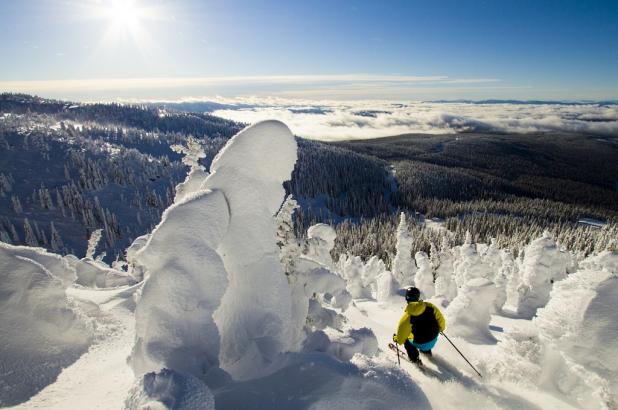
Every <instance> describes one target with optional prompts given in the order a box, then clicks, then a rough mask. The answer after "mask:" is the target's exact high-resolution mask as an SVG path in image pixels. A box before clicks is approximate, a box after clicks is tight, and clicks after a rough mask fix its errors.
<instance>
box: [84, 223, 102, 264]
mask: <svg viewBox="0 0 618 410" xmlns="http://www.w3.org/2000/svg"><path fill="white" fill-rule="evenodd" d="M102 232H103V230H102V229H95V230H94V231H92V233H91V234H90V239H88V249H86V258H88V259H94V253H95V252H96V251H97V246H99V242H100V241H101V236H102V235H101V234H102Z"/></svg>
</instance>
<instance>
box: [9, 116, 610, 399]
mask: <svg viewBox="0 0 618 410" xmlns="http://www.w3.org/2000/svg"><path fill="white" fill-rule="evenodd" d="M295 149H296V148H295V142H294V139H293V137H292V135H291V133H290V132H289V130H288V129H287V127H285V125H283V124H281V123H278V122H265V123H261V124H257V125H255V126H252V127H249V128H247V129H245V130H244V131H242V132H241V133H239V134H238V135H236V136H235V137H234V138H232V139H231V140H230V142H229V143H228V145H227V146H226V147H225V148H224V149H223V150H222V151H221V153H220V154H219V155H218V157H217V158H216V159H215V160H214V161H213V165H212V167H211V170H210V171H211V172H210V174H208V175H206V174H204V175H203V176H204V178H203V180H202V179H201V178H200V180H201V181H202V183H201V185H199V187H198V186H197V184H185V185H183V191H182V195H181V196H180V197H177V198H176V199H177V200H176V201H175V202H174V204H173V205H172V206H170V207H169V208H168V209H167V210H166V211H165V214H164V216H163V219H162V222H161V223H160V224H159V225H158V226H157V227H156V228H155V229H154V230H153V232H152V233H151V234H150V235H148V236H145V237H140V238H138V239H137V240H136V243H135V244H134V246H133V247H132V249H131V252H130V255H129V259H130V261H129V262H130V264H131V266H130V269H131V272H132V273H135V272H137V273H139V274H135V277H142V276H143V278H144V280H143V281H142V282H140V283H138V284H136V285H122V286H118V287H115V288H96V287H95V286H101V285H106V284H107V283H106V282H101V283H98V284H97V283H96V282H97V281H95V282H94V283H90V282H88V283H86V284H87V285H90V286H92V287H89V286H84V284H83V283H82V284H79V283H73V284H71V278H76V277H77V275H73V274H74V273H75V272H74V269H75V267H76V266H77V265H78V264H77V263H75V262H76V261H75V259H74V258H69V259H68V260H63V259H62V258H59V257H56V256H54V255H51V254H47V253H45V252H44V251H42V250H37V249H35V248H22V247H12V246H10V245H3V244H2V245H0V275H2V276H1V279H2V280H1V281H0V295H1V296H2V297H1V298H0V307H1V308H2V309H1V310H0V318H1V319H2V332H0V337H1V339H2V340H1V341H2V342H3V343H2V344H1V345H0V349H1V350H0V359H1V360H2V361H1V364H2V367H1V369H2V373H1V374H0V382H1V383H2V384H1V385H0V386H1V389H0V394H1V396H0V399H1V402H0V403H1V404H3V405H16V406H17V407H18V408H58V409H65V408H88V409H90V408H96V409H117V408H126V409H212V408H217V409H243V408H245V409H299V408H302V409H409V408H419V409H429V408H435V409H452V408H466V409H467V408H470V409H495V408H508V409H511V408H512V409H537V408H538V409H545V408H560V409H614V408H616V407H617V403H618V401H617V397H618V396H617V393H618V392H617V386H618V377H617V369H616V367H617V366H618V362H617V361H616V357H615V352H616V351H618V344H617V343H618V342H617V340H618V329H617V328H616V324H615V312H614V311H615V306H616V304H617V303H618V278H617V275H618V270H617V268H618V254H616V253H609V252H606V253H603V254H600V255H595V256H592V257H589V258H587V259H585V260H582V261H580V263H579V266H578V269H577V270H576V271H575V272H574V273H569V274H567V272H566V261H567V256H568V255H566V254H565V253H563V251H562V250H560V249H559V248H558V245H557V244H556V243H555V242H553V240H551V238H549V237H547V236H543V237H542V238H540V239H538V240H537V241H533V242H532V244H531V247H530V248H529V249H527V251H526V255H527V258H526V257H524V258H521V260H519V259H518V260H517V263H515V262H514V261H513V260H512V259H511V258H508V257H505V255H503V254H501V253H500V252H498V250H497V249H492V248H491V246H487V245H482V244H474V243H472V242H471V241H467V242H466V244H464V245H462V246H461V247H456V248H453V249H451V250H448V249H442V250H441V251H440V254H441V255H444V256H445V259H444V260H443V261H440V262H444V261H447V260H448V263H445V264H444V265H440V266H442V269H443V270H444V269H448V270H449V272H441V275H442V276H441V277H443V278H451V277H454V278H455V280H456V281H458V282H459V286H458V287H457V288H456V296H454V299H452V301H450V302H449V300H450V298H449V297H445V294H446V293H448V292H443V291H441V292H439V293H440V294H439V295H437V296H435V297H434V298H430V299H429V300H430V301H432V302H434V303H435V305H436V306H440V307H441V309H442V310H443V312H444V313H445V317H446V318H447V329H446V333H447V334H449V335H451V336H452V337H451V340H452V342H454V343H455V344H456V345H457V346H458V348H459V349H460V350H461V351H462V352H463V353H464V354H465V355H466V356H467V357H468V358H469V360H470V361H471V362H472V364H474V365H475V366H476V367H477V368H478V369H479V370H480V371H481V372H482V374H483V377H482V378H481V377H479V376H477V375H476V374H475V373H474V372H473V371H472V370H471V369H470V368H469V367H468V365H467V364H466V362H465V361H464V360H463V359H462V358H461V357H460V356H459V354H458V353H457V352H456V351H455V349H454V348H453V347H452V346H451V345H450V344H449V342H448V341H447V340H446V339H445V338H444V337H440V340H439V342H438V344H437V346H436V347H435V349H434V353H435V356H434V357H433V358H431V359H429V358H425V359H424V361H425V365H426V370H425V371H424V372H421V371H420V370H419V369H417V368H416V367H415V366H414V365H412V364H411V363H408V362H407V361H405V360H404V361H402V362H401V363H400V364H399V363H398V362H397V358H396V356H395V354H394V353H393V352H392V351H390V350H389V349H388V348H387V343H388V342H390V340H391V336H392V334H393V332H394V331H395V328H396V326H397V323H398V321H399V318H400V316H401V314H402V313H403V310H404V308H405V303H404V300H403V298H402V297H401V296H400V295H401V291H400V289H398V288H397V287H396V277H393V275H392V274H391V273H390V272H389V271H388V270H387V269H386V265H385V263H384V261H382V260H380V259H379V258H377V257H373V258H371V259H369V260H368V261H366V262H364V261H362V260H361V259H360V258H357V257H354V256H353V255H346V256H344V257H342V258H341V259H340V261H339V262H338V263H337V264H335V263H333V261H332V260H331V259H330V257H329V250H330V249H332V246H333V244H334V240H335V236H334V235H335V233H334V231H333V230H332V229H331V228H329V227H328V226H325V225H319V226H317V227H314V228H313V229H311V230H310V233H311V234H310V235H309V238H308V240H307V242H306V243H305V244H304V245H306V246H305V247H306V249H305V253H304V254H303V255H297V260H296V261H295V263H293V264H291V265H290V266H292V267H293V268H291V269H290V271H289V272H287V271H286V273H284V270H283V267H282V265H281V261H280V254H279V248H278V247H277V243H276V238H277V234H276V232H277V229H276V226H275V221H276V219H275V214H276V213H277V211H278V209H279V207H280V205H281V203H282V202H283V200H284V191H283V188H282V186H281V184H282V182H283V180H284V179H286V178H288V177H289V173H290V172H291V169H292V166H293V163H294V161H295ZM189 178H191V177H189ZM404 239H405V238H404ZM402 241H403V240H402ZM398 248H399V249H405V248H406V247H405V246H400V247H398ZM281 249H284V247H282V248H281ZM417 259H418V260H419V261H420V262H422V263H419V272H418V273H417V275H416V277H415V280H416V279H418V282H419V284H422V286H423V287H424V288H425V289H426V290H425V289H424V292H425V293H426V294H427V295H430V294H432V291H433V290H435V286H434V284H433V283H432V282H431V280H429V278H430V277H431V273H432V271H431V270H432V269H434V266H435V265H434V264H433V263H432V261H430V260H429V258H428V257H427V256H426V255H420V256H419V257H418V258H417ZM421 260H422V261H421ZM65 262H66V263H65ZM451 262H452V263H451ZM548 263H549V264H550V265H551V266H547V265H548ZM99 267H100V268H101V269H103V270H105V269H106V268H105V266H103V265H101V266H99ZM450 267H452V272H450ZM400 273H401V272H400ZM501 275H505V277H502V276H501ZM506 275H510V277H506ZM59 277H62V278H63V279H62V280H61V279H59ZM509 280H510V282H511V285H512V286H511V288H514V289H517V291H516V292H519V289H522V291H521V292H519V293H518V294H519V295H521V296H523V297H521V298H520V299H518V300H517V301H516V302H522V303H520V304H519V305H518V307H520V306H524V307H525V308H526V309H523V310H522V311H521V312H520V315H517V314H516V313H514V312H510V311H508V310H507V309H505V310H504V311H503V310H502V309H501V306H500V304H502V303H503V302H504V296H503V295H504V292H505V287H506V284H507V282H509ZM524 287H525V289H524ZM440 289H442V287H440ZM449 292H450V291H449ZM351 297H354V298H355V299H354V300H351ZM516 299H517V298H516ZM498 300H499V301H501V303H497V301H498ZM530 301H532V302H530ZM520 310H521V309H520ZM533 310H534V316H532V318H530V315H531V314H532V311H533ZM496 312H498V313H496ZM7 325H8V326H7Z"/></svg>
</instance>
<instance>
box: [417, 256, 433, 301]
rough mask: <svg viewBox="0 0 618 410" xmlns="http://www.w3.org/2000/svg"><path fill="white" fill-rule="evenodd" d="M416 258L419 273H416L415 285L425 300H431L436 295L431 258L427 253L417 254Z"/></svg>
mask: <svg viewBox="0 0 618 410" xmlns="http://www.w3.org/2000/svg"><path fill="white" fill-rule="evenodd" d="M414 258H415V259H416V265H417V266H418V272H416V276H415V277H414V285H415V286H416V287H417V288H419V290H420V291H421V292H422V297H423V299H429V298H431V297H433V295H434V294H435V293H436V287H435V285H434V283H433V270H432V268H431V263H430V261H429V257H428V256H427V254H426V253H425V252H416V255H414Z"/></svg>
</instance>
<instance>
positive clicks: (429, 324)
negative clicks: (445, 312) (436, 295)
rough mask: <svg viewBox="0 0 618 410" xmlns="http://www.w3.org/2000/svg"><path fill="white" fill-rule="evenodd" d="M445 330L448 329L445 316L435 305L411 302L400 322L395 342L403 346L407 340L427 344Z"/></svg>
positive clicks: (394, 338)
mask: <svg viewBox="0 0 618 410" xmlns="http://www.w3.org/2000/svg"><path fill="white" fill-rule="evenodd" d="M413 323H414V324H413ZM444 329H446V321H445V320H444V316H442V312H440V309H438V308H437V307H436V306H435V305H434V304H433V303H429V302H425V301H419V302H410V303H408V306H407V307H406V310H405V311H404V313H403V316H402V317H401V320H399V325H398V326H397V334H396V335H395V336H394V337H393V340H394V341H396V342H397V343H398V344H403V343H404V342H405V341H406V340H407V339H412V340H414V341H418V342H419V343H426V342H428V341H430V340H433V339H435V338H436V337H437V336H438V334H439V333H440V332H443V331H444ZM415 334H416V337H415Z"/></svg>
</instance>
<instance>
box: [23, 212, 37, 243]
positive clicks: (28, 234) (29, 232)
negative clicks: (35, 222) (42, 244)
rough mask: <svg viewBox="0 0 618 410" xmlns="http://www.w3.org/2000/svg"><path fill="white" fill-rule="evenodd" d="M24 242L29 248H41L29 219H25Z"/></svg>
mask: <svg viewBox="0 0 618 410" xmlns="http://www.w3.org/2000/svg"><path fill="white" fill-rule="evenodd" d="M24 241H25V242H26V244H27V245H28V246H39V241H38V240H37V239H36V234H35V233H34V230H33V229H32V225H30V221H28V218H24Z"/></svg>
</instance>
